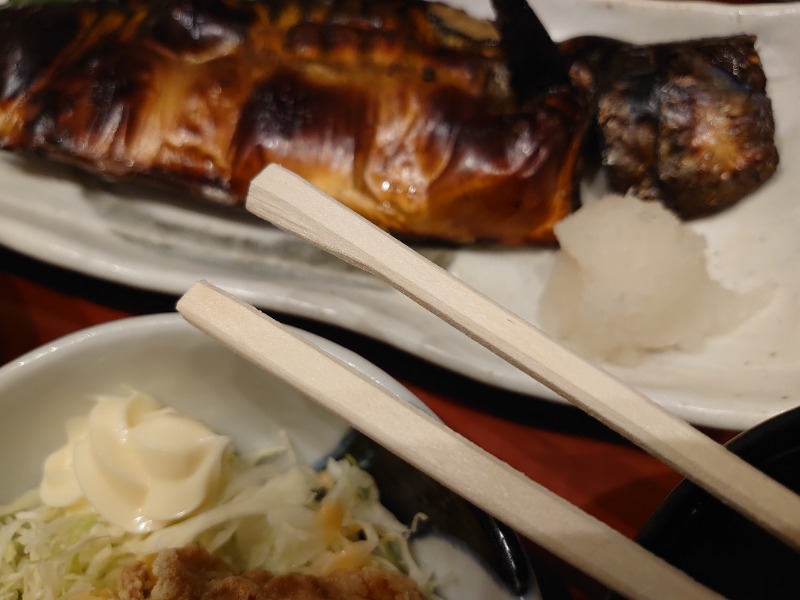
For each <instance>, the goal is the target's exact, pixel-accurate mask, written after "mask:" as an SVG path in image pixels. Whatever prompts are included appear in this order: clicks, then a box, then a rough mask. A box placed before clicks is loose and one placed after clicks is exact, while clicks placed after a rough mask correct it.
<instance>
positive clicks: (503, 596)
mask: <svg viewBox="0 0 800 600" xmlns="http://www.w3.org/2000/svg"><path fill="white" fill-rule="evenodd" d="M305 335H307V336H308V337H309V338H310V339H311V340H312V341H313V342H314V343H315V344H317V345H319V346H320V347H321V348H323V349H324V350H326V351H327V352H330V353H331V354H333V355H335V356H337V357H338V358H340V359H341V360H344V361H345V362H347V363H348V364H350V365H352V366H354V367H355V368H358V369H359V370H361V371H362V372H363V373H365V374H366V375H367V376H369V377H370V378H372V379H373V380H375V381H377V382H378V383H380V384H381V385H383V386H384V387H386V388H388V389H389V390H390V391H392V392H393V393H395V394H396V395H397V396H398V397H399V398H401V399H402V400H403V401H406V402H410V403H413V404H416V405H417V406H420V407H422V408H423V409H425V407H424V406H423V405H422V404H421V402H420V401H419V400H418V399H417V398H416V397H415V396H413V395H412V394H411V393H410V392H409V391H408V390H407V389H405V388H404V387H402V386H401V385H400V384H399V383H397V381H395V380H393V379H392V378H391V377H389V376H388V375H387V374H386V373H384V372H383V371H381V370H379V369H378V368H377V367H375V366H374V365H372V364H371V363H369V362H367V361H366V360H364V359H363V358H361V357H359V356H357V355H355V354H353V353H352V352H350V351H348V350H345V349H344V348H341V347H340V346H337V345H335V344H333V343H331V342H329V341H326V340H324V339H321V338H319V337H317V336H313V335H311V334H308V333H305ZM131 388H134V389H137V390H141V391H143V392H146V393H149V394H152V395H153V396H155V397H156V398H158V399H160V400H161V401H162V402H164V403H165V404H167V405H170V406H173V407H175V408H176V409H178V410H179V411H181V412H183V413H184V414H188V415H192V416H194V417H196V418H199V419H201V420H202V421H203V422H205V423H207V424H208V425H209V426H211V428H212V429H214V430H215V431H217V432H219V433H223V434H226V435H230V436H231V437H232V439H233V440H234V443H235V444H236V446H237V448H238V449H240V450H241V451H244V452H246V451H250V450H256V449H260V448H269V447H275V445H276V444H278V443H279V442H280V439H279V438H278V437H277V436H279V435H280V433H279V432H281V431H283V432H286V433H287V434H288V435H289V439H290V440H291V442H292V444H293V447H294V449H295V450H296V451H297V454H298V456H299V458H300V459H301V460H303V461H305V462H308V463H309V464H322V461H323V460H324V458H325V457H327V456H328V455H330V454H332V453H333V454H335V455H337V456H341V455H343V453H344V452H347V453H348V454H350V455H353V456H354V457H355V458H357V459H363V460H368V463H369V464H367V465H366V466H365V468H367V469H368V470H369V471H370V472H371V473H372V474H373V475H374V476H375V479H376V481H377V483H378V486H379V489H380V491H381V499H382V501H383V503H384V504H386V505H387V507H389V508H390V509H392V510H393V511H394V512H395V513H396V514H397V516H398V518H400V519H401V520H404V521H405V522H410V519H411V518H412V517H413V515H414V514H416V513H417V512H420V511H422V512H425V513H426V514H428V516H429V518H430V519H429V520H430V523H431V527H430V528H429V529H426V533H424V534H423V535H420V536H419V538H417V539H416V540H415V541H414V542H413V543H412V548H413V550H414V551H415V552H416V553H417V555H418V558H419V559H420V560H421V561H422V562H424V563H426V564H428V565H431V566H432V567H433V568H434V569H436V572H437V573H439V574H441V575H444V574H451V573H454V574H455V575H456V579H455V580H454V581H453V582H452V583H451V584H448V585H447V586H445V588H444V589H443V590H442V591H443V595H444V596H445V597H446V598H448V599H449V600H462V599H463V600H484V599H485V600H514V599H516V600H537V599H540V594H539V591H538V587H537V584H536V579H535V577H534V575H533V573H532V571H531V569H530V564H529V563H528V561H527V558H526V556H525V553H524V551H522V549H521V546H520V545H519V540H518V539H517V538H516V536H515V535H514V534H513V533H511V532H510V531H509V530H508V529H507V528H505V527H504V526H501V525H498V524H497V523H496V522H495V521H494V520H492V519H489V518H488V517H487V516H486V515H485V514H484V513H482V512H480V511H478V510H477V509H475V508H474V507H473V506H471V505H469V504H468V503H466V502H465V501H463V500H462V499H460V498H458V497H455V496H454V495H453V494H452V493H450V492H448V491H446V490H445V489H444V488H442V487H441V486H439V485H438V484H436V483H435V482H433V481H432V480H430V479H429V478H427V477H426V476H424V475H422V474H421V473H419V472H418V471H416V470H415V469H413V468H411V467H409V466H408V465H407V464H406V463H403V462H401V461H400V460H399V459H397V458H396V457H394V456H392V455H391V454H389V453H388V452H387V451H385V450H383V449H382V448H380V447H378V446H376V445H375V444H374V443H373V442H371V441H369V440H367V439H366V438H364V437H363V436H360V435H359V434H356V433H355V432H354V431H352V430H350V429H349V428H348V427H347V426H346V424H345V423H344V422H343V421H341V420H340V419H339V418H338V417H335V416H334V415H333V414H331V413H329V412H327V411H326V410H324V409H322V408H321V407H319V406H318V405H317V404H316V403H314V402H313V401H311V400H309V399H307V398H306V397H305V396H302V395H300V394H299V393H298V392H296V391H295V390H294V389H292V388H290V387H289V386H288V385H286V384H285V383H284V382H283V381H281V380H278V379H277V378H275V377H273V376H271V375H269V374H267V373H265V372H264V371H262V370H260V369H258V368H257V367H255V366H253V365H252V364H250V363H249V362H247V361H245V360H244V359H242V358H240V357H239V356H238V355H236V354H234V353H233V352H231V351H229V350H228V349H227V348H225V347H224V346H222V345H221V344H219V343H218V342H216V341H215V340H212V339H211V338H209V337H207V336H205V335H204V334H202V333H200V332H199V331H198V330H196V329H194V328H193V327H191V326H190V325H188V324H187V323H186V322H185V321H183V319H182V318H181V317H180V316H179V315H177V314H166V315H155V316H147V317H137V318H133V319H125V320H121V321H116V322H112V323H110V324H106V325H101V326H98V327H94V328H91V329H87V330H84V331H81V332H78V333H75V334H72V335H70V336H67V337H65V338H62V339H60V340H57V341H56V342H54V343H52V344H50V345H48V346H46V347H42V348H39V349H37V350H34V351H33V352H30V353H29V354H27V355H25V356H23V357H22V358H20V359H19V360H18V361H16V362H14V363H11V364H9V365H6V366H5V367H3V368H2V369H0V473H2V482H3V486H2V492H0V504H2V503H4V502H8V501H10V500H12V499H13V498H14V497H16V496H17V495H19V494H21V493H22V492H24V491H26V490H28V489H30V488H32V487H34V486H35V485H36V484H37V483H38V478H39V476H40V473H41V469H42V464H43V461H44V458H45V457H46V456H47V455H48V454H49V453H50V452H52V451H53V450H56V449H57V448H59V447H60V446H61V445H62V444H63V443H64V442H65V441H66V434H65V429H64V423H65V420H66V419H67V418H69V417H74V416H81V415H85V414H87V413H88V411H89V409H90V407H91V403H92V400H91V397H92V396H95V395H97V394H106V393H109V394H115V393H125V392H126V390H129V389H131ZM426 410H427V409H426Z"/></svg>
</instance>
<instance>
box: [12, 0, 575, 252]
mask: <svg viewBox="0 0 800 600" xmlns="http://www.w3.org/2000/svg"><path fill="white" fill-rule="evenodd" d="M509 80H510V75H509V72H508V68H507V66H506V61H505V60H504V58H503V51H502V49H501V47H500V44H499V41H498V37H497V33H496V31H495V29H494V28H493V26H492V25H491V24H489V23H488V22H486V21H480V20H475V19H472V18H469V17H467V16H466V15H465V14H464V13H461V12H459V11H456V10H454V9H451V8H448V7H446V6H444V5H436V4H426V3H423V2H417V1H414V0H411V1H405V0H375V1H370V0H293V1H287V0H259V1H256V2H251V1H248V0H193V1H189V0H167V1H166V2H147V1H145V0H130V1H127V2H114V1H107V0H101V1H98V2H85V1H81V2H78V3H70V4H46V5H37V6H24V7H5V8H2V9H0V147H5V148H8V149H23V150H33V151H36V152H39V153H43V154H46V155H48V156H51V157H55V158H58V159H61V160H66V161H70V162H72V163H75V164H78V165H81V166H83V167H85V168H87V169H89V170H92V171H95V172H99V173H101V174H103V175H106V176H109V177H113V178H129V177H141V176H143V177H145V178H148V179H151V180H160V181H162V182H165V183H168V184H170V185H174V186H178V187H180V188H183V189H188V190H190V191H193V192H196V193H197V192H200V193H202V195H204V196H206V197H210V198H214V199H217V200H220V201H223V202H227V203H233V204H235V203H241V202H242V200H243V198H244V196H245V195H246V192H247V189H248V186H249V183H250V181H251V179H252V178H253V177H254V176H255V175H256V174H257V173H258V172H259V171H260V170H261V169H262V168H263V167H264V166H266V165H267V164H268V163H273V162H275V163H279V164H282V165H283V166H285V167H287V168H289V169H291V170H293V171H295V172H297V173H298V174H300V175H302V176H303V177H305V178H307V179H309V180H310V181H311V182H312V183H314V184H316V185H317V186H319V187H320V188H322V189H323V190H325V191H326V192H328V193H329V194H331V195H332V196H334V197H335V198H337V199H338V200H340V201H342V202H343V203H345V204H347V205H349V206H350V207H352V208H353V209H355V210H357V211H358V212H360V213H361V214H363V215H364V216H366V217H367V218H369V219H371V220H372V221H373V222H375V223H377V224H378V225H380V226H381V227H383V228H385V229H387V230H389V231H391V232H393V233H395V234H399V235H402V236H406V237H410V238H418V239H433V240H442V241H447V242H455V243H464V242H497V243H502V244H509V245H518V244H527V243H539V242H552V241H553V240H554V238H553V233H552V226H553V224H554V223H555V222H556V221H558V220H559V219H561V218H562V217H563V216H565V215H566V214H568V213H569V212H570V211H571V210H572V209H573V208H574V204H575V201H576V188H575V186H576V172H577V162H578V157H579V151H580V146H581V142H582V139H583V133H584V129H585V111H584V110H583V108H582V103H581V101H580V100H579V98H578V97H577V95H576V94H575V93H574V91H573V90H571V89H569V88H568V87H566V86H563V87H555V88H552V89H547V90H543V91H542V93H541V94H539V95H537V96H535V97H534V98H532V99H529V100H527V101H525V102H524V103H520V102H518V101H517V99H516V98H515V96H514V94H513V93H512V91H511V89H510V84H509Z"/></svg>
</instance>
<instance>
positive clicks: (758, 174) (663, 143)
mask: <svg viewBox="0 0 800 600" xmlns="http://www.w3.org/2000/svg"><path fill="white" fill-rule="evenodd" d="M755 41H756V40H755V38H754V37H753V36H748V35H740V36H733V37H728V38H708V39H702V40H691V41H686V42H675V43H669V44H655V45H647V46H635V45H630V44H622V43H620V42H617V41H614V40H608V39H602V38H591V37H589V38H576V39H573V40H569V41H567V42H565V43H564V44H563V45H562V52H563V54H564V55H565V56H568V57H570V59H569V60H570V62H571V67H570V72H571V76H572V79H573V81H574V82H575V84H576V86H577V87H578V88H580V89H582V90H583V93H584V95H585V97H586V98H590V99H591V104H592V107H593V111H594V115H595V116H594V118H593V120H594V122H595V124H596V128H597V133H598V138H599V142H600V153H601V157H602V163H603V165H604V166H605V168H606V172H607V175H608V180H609V183H610V186H611V188H612V190H614V191H617V192H622V193H625V192H627V191H631V192H632V193H633V194H635V195H636V196H638V197H640V198H643V199H646V200H657V201H659V202H662V203H664V204H665V205H666V206H668V207H669V208H671V209H672V210H673V212H675V213H677V214H678V215H679V216H681V217H682V218H684V219H691V218H695V217H702V216H706V215H709V214H713V213H716V212H719V211H720V210H723V209H724V208H727V207H728V206H731V205H732V204H734V203H736V202H737V201H739V200H740V199H742V198H743V197H744V196H746V195H747V194H749V193H750V192H752V191H753V190H755V189H756V188H758V187H759V186H760V185H761V184H762V183H764V182H765V181H766V180H767V179H769V178H770V177H771V176H772V175H773V174H774V173H775V170H776V168H777V166H778V150H777V148H776V147H775V141H774V139H775V122H774V117H773V114H772V103H771V101H770V99H769V97H768V96H767V93H766V83H767V80H766V76H765V75H764V70H763V68H762V66H761V60H760V59H759V56H758V53H757V52H756V49H755Z"/></svg>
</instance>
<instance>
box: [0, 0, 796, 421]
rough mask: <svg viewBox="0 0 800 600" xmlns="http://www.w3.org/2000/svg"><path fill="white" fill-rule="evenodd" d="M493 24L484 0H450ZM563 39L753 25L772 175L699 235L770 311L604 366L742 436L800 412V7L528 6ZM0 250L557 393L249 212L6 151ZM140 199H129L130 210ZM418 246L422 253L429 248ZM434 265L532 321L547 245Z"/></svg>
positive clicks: (658, 37) (671, 36) (727, 30)
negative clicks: (166, 197)
mask: <svg viewBox="0 0 800 600" xmlns="http://www.w3.org/2000/svg"><path fill="white" fill-rule="evenodd" d="M454 3H455V4H459V5H460V6H463V7H465V8H467V9H469V10H470V11H471V12H473V13H475V14H476V15H478V16H489V15H490V14H491V10H490V8H489V3H488V0H457V1H456V0H454ZM534 5H535V7H536V9H537V10H538V12H539V14H540V15H541V17H542V19H543V21H544V22H545V24H546V26H547V27H548V29H549V30H550V31H551V33H552V34H553V36H554V37H555V38H556V39H563V38H566V37H570V36H573V35H579V34H584V33H596V34H603V35H609V36H612V37H617V38H621V39H627V40H630V41H635V42H646V41H666V40H677V39H686V38H693V37H702V36H708V35H722V34H732V33H739V32H751V33H755V34H757V35H758V36H759V42H758V48H759V50H760V52H761V55H762V58H763V62H764V65H765V69H766V71H767V75H768V77H769V92H770V95H771V97H772V99H773V102H774V108H775V114H776V120H777V125H778V140H777V141H778V145H779V148H780V152H781V160H782V162H781V166H780V169H779V172H778V174H777V175H776V176H775V177H774V178H773V180H772V181H770V182H769V183H768V184H767V185H766V186H764V187H763V188H762V189H761V190H760V191H758V192H757V193H756V194H753V195H752V196H751V197H749V198H747V199H746V200H745V201H743V202H742V203H740V204H739V205H738V206H737V207H735V208H734V209H732V210H729V211H727V212H726V213H724V214H722V215H719V216H717V217H715V218H711V219H707V220H705V221H702V222H698V223H696V224H695V225H694V226H696V227H697V229H698V230H700V231H701V232H703V233H704V234H705V235H706V236H707V239H708V245H709V259H710V263H711V268H712V272H713V274H714V275H715V276H716V277H717V278H719V279H720V280H722V281H723V283H725V284H727V285H728V286H730V287H733V288H735V289H750V288H753V287H757V286H768V287H769V288H770V289H772V290H774V293H773V300H772V303H771V304H770V305H769V306H768V307H767V308H766V309H765V310H763V311H762V312H761V313H759V314H758V315H757V316H756V317H755V318H753V319H751V320H750V321H749V322H748V323H746V324H745V325H744V326H742V327H741V328H739V329H738V330H737V331H735V332H733V333H732V334H730V335H727V336H724V337H720V338H716V339H713V340H711V341H710V342H709V343H708V344H707V345H706V346H705V347H704V348H703V349H702V350H701V351H699V352H697V353H694V354H687V353H663V354H658V355H654V356H652V357H650V358H648V359H647V360H646V361H645V362H644V363H642V364H640V365H637V367H635V368H627V369H620V368H615V367H609V368H610V370H612V371H613V372H614V373H616V374H617V375H619V376H620V377H621V378H622V379H624V380H625V381H627V382H628V383H630V384H632V385H634V386H636V387H638V388H640V389H641V390H642V391H644V392H645V393H646V394H648V395H649V396H651V397H652V398H653V399H654V400H656V401H657V402H659V403H661V404H662V405H663V406H665V407H667V408H668V409H669V410H671V411H673V412H674V413H676V414H678V415H680V416H683V417H685V418H687V419H689V420H690V421H693V422H695V423H698V424H702V425H711V426H718V427H727V428H734V429H741V428H745V427H749V426H751V425H753V424H755V423H757V422H760V421H762V420H764V419H765V418H767V417H768V416H771V415H773V414H775V413H778V412H782V411H784V410H786V409H787V408H790V407H792V406H795V405H797V404H798V403H800V321H799V320H800V316H798V313H799V312H800V311H797V309H796V307H797V306H798V305H800V268H798V264H797V262H798V257H799V256H800V235H798V233H797V232H798V231H799V230H800V203H798V202H797V200H796V195H797V191H798V190H800V171H798V169H796V168H795V167H796V166H797V165H800V123H799V122H798V117H800V113H799V112H798V110H797V102H798V98H800V36H798V35H797V32H798V31H800V5H798V4H797V3H790V4H776V5H771V6H769V5H768V6H761V7H755V6H753V7H747V6H724V5H714V4H706V3H692V2H661V1H659V0H629V1H625V0H536V1H535V2H534ZM0 181H2V185H1V186H0V243H3V244H5V245H7V246H9V247H11V248H14V249H16V250H18V251H21V252H24V253H27V254H29V255H32V256H35V257H37V258H40V259H43V260H46V261H49V262H52V263H55V264H57V265H60V266H64V267H68V268H71V269H75V270H78V271H81V272H84V273H88V274H91V275H95V276H99V277H102V278H106V279H109V280H112V281H116V282H121V283H125V284H129V285H132V286H138V287H142V288H147V289H152V290H158V291H162V292H167V293H175V294H180V293H183V292H184V291H185V290H186V289H187V288H188V287H189V286H190V285H191V284H192V283H193V282H194V281H195V280H197V279H200V278H205V279H208V280H210V281H212V282H214V283H216V284H218V285H221V286H223V287H225V288H227V289H229V290H231V291H232V292H234V293H235V294H237V295H238V296H240V297H242V298H244V299H246V300H248V301H251V302H254V303H256V304H258V305H260V306H261V307H263V308H265V309H269V310H275V311H281V312H284V313H288V314H293V315H297V316H302V317H309V318H313V319H317V320H320V321H325V322H329V323H333V324H336V325H339V326H342V327H345V328H350V329H353V330H356V331H359V332H360V333H363V334H365V335H368V336H371V337H374V338H376V339H379V340H382V341H385V342H387V343H389V344H392V345H394V346H396V347H398V348H401V349H403V350H406V351H408V352H410V353H412V354H414V355H417V356H419V357H421V358H423V359H426V360H428V361H431V362H433V363H436V364H439V365H442V366H444V367H447V368H449V369H452V370H454V371H456V372H459V373H462V374H465V375H467V376H470V377H473V378H475V379H478V380H481V381H484V382H486V383H489V384H492V385H495V386H498V387H501V388H505V389H509V390H513V391H519V392H523V393H527V394H532V395H537V396H540V397H543V398H547V399H551V400H559V398H558V397H557V396H556V395H555V394H553V393H552V392H550V391H549V390H547V389H545V388H543V387H542V386H540V385H539V384H537V383H536V382H534V381H533V380H531V379H530V378H528V377H527V376H525V375H523V374H522V373H520V372H519V371H517V370H516V369H514V368H513V367H510V366H508V365H507V364H505V363H504V362H503V361H501V360H500V359H498V358H496V357H495V356H494V355H492V354H490V353H489V352H488V351H487V350H485V349H483V348H482V347H480V346H479V345H478V344H476V343H475V342H473V341H471V340H469V339H467V338H466V337H465V336H464V335H462V334H461V333H459V332H457V331H455V330H454V329H452V328H451V327H449V326H447V325H445V324H443V323H442V322H440V321H439V320H438V319H436V318H435V317H433V316H431V315H429V314H428V313H426V312H425V311H424V310H423V309H421V308H419V307H417V306H416V305H414V304H413V303H412V302H411V301H409V300H408V299H406V298H405V297H403V296H401V295H400V294H398V293H396V292H394V291H393V290H391V289H388V288H387V287H385V286H383V285H381V284H379V283H377V282H376V281H375V280H373V279H371V278H369V277H367V276H365V275H364V274H362V273H360V272H357V271H355V270H354V269H352V268H350V267H347V266H345V265H343V264H342V263H340V262H337V261H335V260H334V259H332V258H330V257H328V256H326V255H323V254H322V253H320V252H318V251H316V250H314V249H312V248H310V247H309V246H307V245H305V244H304V243H302V242H299V241H297V240H295V239H294V238H291V237H289V236H286V235H284V234H282V233H281V232H278V231H275V230H273V229H271V228H269V227H267V226H265V225H263V224H261V223H258V222H256V221H255V220H251V219H248V218H241V219H239V218H229V217H223V216H221V214H220V213H219V212H215V211H214V210H206V211H201V210H197V209H196V208H187V206H186V205H184V204H181V203H179V202H169V201H166V202H165V201H161V200H157V199H154V197H153V196H152V195H150V194H144V193H142V192H140V191H136V190H130V189H126V190H124V191H123V190H121V189H120V188H116V189H115V192H114V193H110V192H109V191H108V188H104V187H102V186H101V185H100V184H99V183H97V182H96V181H94V180H93V179H91V178H88V177H84V176H79V177H76V176H75V175H74V174H73V173H72V172H70V171H67V170H64V169H60V168H57V167H52V166H46V165H32V164H22V163H19V162H18V161H17V160H16V159H15V158H13V157H8V156H3V157H2V158H0ZM134 200H135V201H134ZM423 250H425V249H423ZM429 256H430V257H431V258H433V259H434V260H435V261H437V262H439V263H440V264H442V265H443V266H445V267H446V268H448V269H449V270H450V271H451V272H452V273H453V274H455V275H456V276H457V277H460V278H462V279H463V280H465V281H467V282H468V283H470V284H472V285H474V286H475V287H477V288H478V289H480V290H482V291H483V292H485V293H486V294H488V295H489V296H491V297H493V298H494V299H496V300H497V301H498V302H500V303H501V304H503V305H505V306H507V307H508V308H510V309H512V310H514V311H515V312H517V313H518V314H520V315H521V316H523V317H525V318H527V319H529V320H530V321H532V322H534V323H536V322H537V302H538V298H539V294H540V292H541V289H542V286H543V285H544V282H545V281H546V278H547V275H548V272H549V269H550V265H551V262H552V258H553V253H552V251H548V250H535V249H534V250H507V251H504V250H495V251H486V250H470V249H466V250H458V251H451V250H432V251H430V253H429Z"/></svg>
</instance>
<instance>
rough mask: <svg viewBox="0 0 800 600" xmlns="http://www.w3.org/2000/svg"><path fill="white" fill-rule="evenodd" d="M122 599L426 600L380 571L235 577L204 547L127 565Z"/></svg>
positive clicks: (406, 581)
mask: <svg viewBox="0 0 800 600" xmlns="http://www.w3.org/2000/svg"><path fill="white" fill-rule="evenodd" d="M117 595H118V597H119V598H120V600H422V595H421V594H420V592H419V589H418V588H417V585H416V583H415V582H414V581H413V580H411V579H410V578H409V577H407V576H405V575H403V574H402V573H399V572H395V571H385V570H382V569H375V568H362V569H358V570H351V571H336V572H334V573H330V574H328V575H323V576H320V577H315V576H313V575H305V574H290V575H280V576H274V575H272V574H271V573H269V572H268V571H263V570H258V571H247V572H245V573H241V574H236V573H234V572H233V570H232V569H231V568H230V567H228V565H226V564H225V563H224V562H223V561H221V560H220V559H218V558H216V557H214V556H212V555H211V554H209V553H208V552H206V551H205V550H203V549H202V548H197V547H188V548H179V549H169V550H162V551H161V552H160V553H159V554H158V555H157V556H156V558H155V560H154V561H153V564H152V568H151V567H149V566H148V565H147V564H146V563H145V562H135V563H132V564H131V565H128V566H127V567H126V568H125V569H124V570H123V572H122V574H121V575H120V578H119V585H118V589H117Z"/></svg>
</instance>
